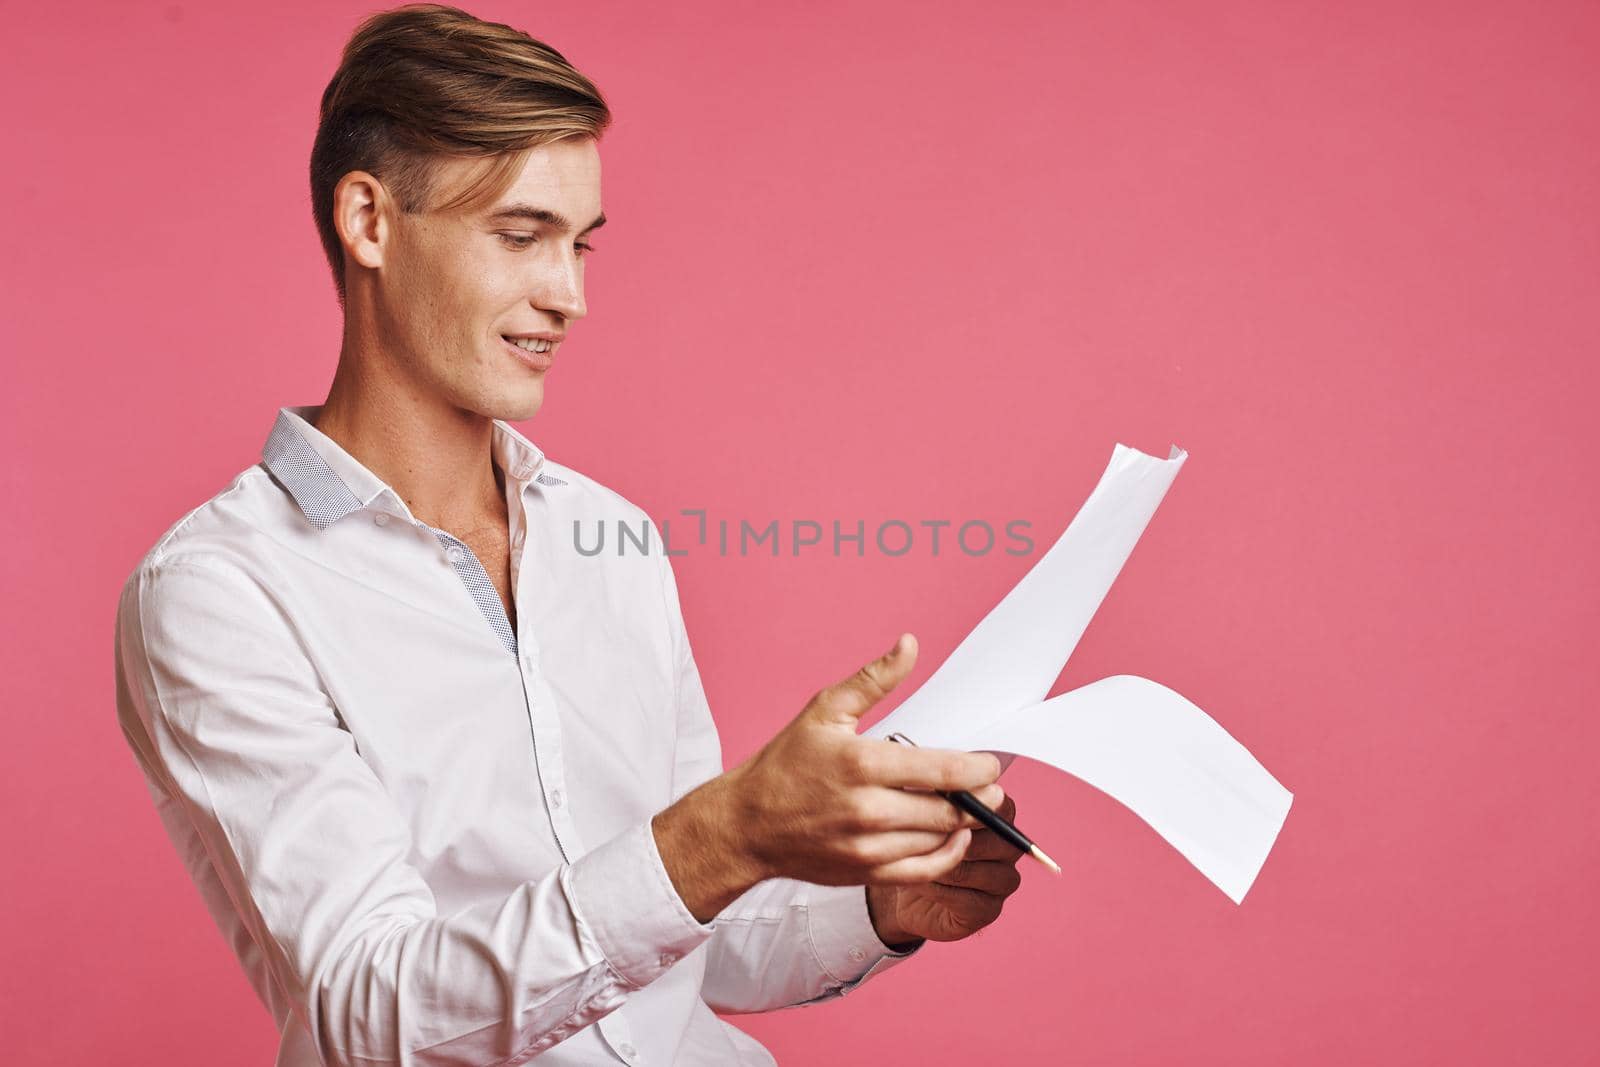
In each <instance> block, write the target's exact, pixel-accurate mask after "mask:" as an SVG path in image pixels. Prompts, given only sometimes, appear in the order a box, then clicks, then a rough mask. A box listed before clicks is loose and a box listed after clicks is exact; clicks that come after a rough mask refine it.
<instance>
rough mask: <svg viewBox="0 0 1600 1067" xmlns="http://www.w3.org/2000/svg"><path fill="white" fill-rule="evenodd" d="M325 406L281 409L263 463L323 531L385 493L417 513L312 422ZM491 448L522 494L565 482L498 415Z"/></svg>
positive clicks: (401, 508) (263, 451) (534, 447)
mask: <svg viewBox="0 0 1600 1067" xmlns="http://www.w3.org/2000/svg"><path fill="white" fill-rule="evenodd" d="M321 410H322V405H321V404H302V405H295V406H289V407H281V408H279V409H278V417H277V419H276V420H275V421H274V422H273V424H272V432H271V433H270V434H268V435H267V441H266V444H264V445H263V446H262V447H261V461H262V463H264V464H265V465H266V468H267V470H268V471H269V472H270V473H271V474H272V476H273V477H274V478H276V479H277V480H278V482H279V484H281V485H282V486H283V487H284V489H286V490H288V492H289V495H290V496H292V497H294V502H295V503H296V504H297V505H299V507H300V511H301V512H302V513H303V514H304V515H305V517H306V519H307V521H309V522H310V523H311V525H312V526H315V527H316V528H317V529H319V530H323V529H326V528H327V527H329V526H331V525H333V524H334V523H335V522H338V521H339V520H340V519H342V518H344V517H345V516H346V515H348V514H350V513H351V512H352V511H359V510H361V509H362V508H370V507H372V506H373V504H374V502H375V501H376V500H377V499H378V497H380V496H383V495H384V494H385V493H387V494H388V495H389V498H390V499H391V500H392V502H393V505H394V507H396V508H398V509H399V511H400V512H401V513H402V514H404V515H405V516H406V517H407V518H408V519H410V518H414V517H413V516H412V515H411V511H410V509H409V508H407V507H406V505H405V501H403V500H401V499H400V494H398V493H396V492H395V491H394V490H393V489H391V488H390V487H389V485H388V483H386V482H384V481H383V479H381V478H379V477H378V476H377V475H376V474H373V473H372V472H371V471H370V470H368V469H367V468H366V467H365V466H363V465H362V464H361V462H360V461H359V460H357V459H356V458H355V457H354V456H352V455H351V454H350V453H348V452H346V451H345V450H344V449H343V448H342V447H340V446H339V445H338V444H337V443H336V442H335V441H334V440H333V438H331V437H329V436H328V435H327V434H325V433H323V432H322V431H321V430H318V429H317V428H316V427H315V426H313V425H312V424H311V423H312V421H313V420H314V419H315V418H316V417H317V414H318V413H319V412H321ZM492 451H493V454H494V460H495V463H496V465H498V466H499V468H500V469H501V470H502V471H504V472H505V476H506V478H507V479H509V480H510V483H511V485H510V486H509V487H508V488H511V487H514V488H515V490H516V492H517V493H519V494H521V493H524V492H526V491H527V489H528V486H529V485H530V484H532V483H534V482H538V483H539V484H541V485H565V484H566V483H565V482H564V481H562V480H561V479H559V478H556V477H554V476H553V475H550V474H548V473H545V471H544V466H545V458H544V453H543V452H541V451H540V450H539V448H538V446H537V445H535V444H534V443H533V442H532V441H530V440H528V439H527V438H526V437H524V436H523V435H522V434H521V433H518V432H517V430H516V429H515V428H513V427H512V426H511V425H510V424H509V423H506V422H504V421H502V420H500V419H495V420H494V437H493V444H492Z"/></svg>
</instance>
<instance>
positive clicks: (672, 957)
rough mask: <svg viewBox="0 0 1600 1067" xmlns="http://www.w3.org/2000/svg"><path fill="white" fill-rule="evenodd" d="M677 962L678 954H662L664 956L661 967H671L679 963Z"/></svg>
mask: <svg viewBox="0 0 1600 1067" xmlns="http://www.w3.org/2000/svg"><path fill="white" fill-rule="evenodd" d="M677 962H678V954H677V953H676V952H664V953H662V955H661V966H663V967H671V966H672V965H673V964H674V963H677Z"/></svg>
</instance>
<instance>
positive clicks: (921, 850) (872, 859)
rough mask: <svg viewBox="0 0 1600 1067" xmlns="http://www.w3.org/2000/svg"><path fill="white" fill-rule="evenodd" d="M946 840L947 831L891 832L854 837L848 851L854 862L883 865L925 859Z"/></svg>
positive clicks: (948, 834) (948, 836) (947, 838)
mask: <svg viewBox="0 0 1600 1067" xmlns="http://www.w3.org/2000/svg"><path fill="white" fill-rule="evenodd" d="M949 839H950V832H949V831H943V830H891V831H889V832H887V833H873V834H865V835H863V836H861V837H857V838H856V839H855V840H854V843H853V844H852V845H851V846H850V850H851V853H852V858H853V859H854V860H855V861H856V862H858V863H869V864H874V865H877V866H883V865H885V864H889V863H893V862H894V861H895V860H902V859H905V858H906V857H908V856H925V855H927V854H928V853H930V852H933V851H934V850H935V849H938V848H939V847H940V846H942V845H944V844H945V843H946V842H948V841H949ZM956 858H957V859H958V860H959V859H960V857H959V856H958V857H956Z"/></svg>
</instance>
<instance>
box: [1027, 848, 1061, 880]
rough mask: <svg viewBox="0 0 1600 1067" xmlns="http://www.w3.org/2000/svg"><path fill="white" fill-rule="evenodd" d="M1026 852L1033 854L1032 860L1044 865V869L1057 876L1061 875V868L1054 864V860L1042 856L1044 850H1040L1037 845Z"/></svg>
mask: <svg viewBox="0 0 1600 1067" xmlns="http://www.w3.org/2000/svg"><path fill="white" fill-rule="evenodd" d="M1028 851H1029V852H1031V853H1032V854H1033V858H1034V859H1036V860H1038V861H1039V862H1040V863H1042V864H1044V865H1045V866H1046V867H1049V868H1050V869H1051V870H1052V871H1055V872H1056V873H1057V874H1060V873H1061V867H1060V866H1059V865H1058V864H1057V863H1056V861H1055V860H1053V859H1051V858H1050V857H1049V856H1046V855H1045V854H1044V849H1042V848H1040V847H1039V846H1038V845H1034V846H1033V848H1031V849H1029V850H1028Z"/></svg>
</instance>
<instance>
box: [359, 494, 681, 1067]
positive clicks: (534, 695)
mask: <svg viewBox="0 0 1600 1067" xmlns="http://www.w3.org/2000/svg"><path fill="white" fill-rule="evenodd" d="M534 473H535V471H534V469H533V468H532V466H531V465H525V466H523V467H520V468H518V469H517V471H516V476H517V477H518V478H521V479H527V481H526V484H525V485H524V487H523V490H522V495H519V496H518V497H517V498H516V499H517V505H516V506H515V507H511V508H509V509H508V521H509V523H510V527H511V528H510V545H511V590H512V592H511V595H512V598H513V602H514V603H515V604H516V605H518V611H517V625H516V627H515V629H514V630H513V627H512V626H511V623H510V620H508V619H507V618H506V614H505V606H504V605H503V604H501V602H500V597H499V594H498V593H496V592H495V591H494V585H493V583H492V582H491V581H490V580H489V576H488V572H487V571H486V570H485V569H484V567H483V564H482V562H481V561H480V560H479V559H478V557H477V554H476V553H474V552H473V551H472V549H471V547H469V546H468V545H466V544H464V543H463V542H462V541H460V540H459V539H457V538H456V537H454V536H452V535H451V534H449V533H447V532H445V531H444V530H440V529H437V528H435V527H433V526H429V525H428V524H427V523H425V522H422V521H421V520H419V519H416V518H414V517H413V518H412V519H411V520H410V521H411V522H412V523H413V524H414V525H416V526H419V527H422V528H423V529H426V530H428V531H429V532H430V533H432V534H433V536H434V538H435V540H437V542H438V543H439V546H440V551H441V554H442V556H443V558H444V561H445V563H447V564H448V565H449V566H450V567H451V568H452V569H454V571H455V572H456V575H457V577H458V578H459V579H460V580H461V582H462V584H463V585H465V586H466V588H467V592H468V593H469V594H470V595H471V596H472V598H473V600H474V601H475V602H476V603H477V605H478V607H479V609H480V611H481V613H482V614H483V616H484V618H485V621H486V622H487V623H488V625H489V627H490V629H491V630H492V631H493V632H494V633H495V634H496V636H497V637H498V638H499V639H500V641H501V644H502V645H503V646H504V647H506V648H507V649H508V650H509V651H510V652H511V654H512V657H513V662H514V663H515V664H516V666H517V672H518V674H519V676H520V677H521V680H522V694H523V704H524V707H525V708H526V709H527V715H528V726H529V730H530V732H531V733H530V736H531V740H532V743H533V760H534V767H535V770H536V771H537V773H538V775H539V785H540V788H541V790H542V792H543V794H544V799H545V811H546V814H547V815H548V817H549V820H550V828H551V831H552V832H553V833H554V835H555V839H556V846H557V847H558V848H559V849H560V850H561V857H562V859H563V860H564V861H565V862H567V863H571V862H572V861H573V860H575V859H577V858H578V857H579V856H581V855H583V853H584V851H585V849H584V847H583V841H582V839H581V838H580V837H579V836H578V827H577V823H576V822H575V821H574V820H573V817H572V808H571V805H570V804H569V803H568V797H567V789H566V774H565V768H564V763H563V761H562V757H561V721H560V718H559V716H558V715H557V714H556V709H555V704H554V700H553V697H552V696H550V695H549V692H550V691H549V687H548V686H547V685H546V684H545V681H544V674H543V672H542V671H541V670H540V666H539V642H538V639H537V638H536V637H534V635H533V633H532V631H531V630H530V629H529V628H528V626H527V625H526V623H525V620H526V618H527V613H526V612H524V611H522V610H521V604H522V602H523V597H522V576H523V567H522V558H523V551H524V549H525V547H526V544H527V510H526V501H525V499H524V497H525V494H526V493H528V492H530V491H532V492H539V491H541V490H540V489H538V488H537V483H536V482H535V481H533V480H532V479H533V475H534ZM391 518H392V516H390V515H389V513H387V512H384V511H378V512H376V513H374V515H373V518H372V521H373V522H374V523H375V524H376V525H378V526H386V525H387V524H388V523H389V522H390V521H391ZM663 962H664V963H669V964H670V963H676V962H677V961H676V959H675V958H674V959H671V960H665V959H664V960H663ZM597 1025H598V1028H599V1030H600V1034H601V1036H602V1037H604V1038H605V1040H606V1042H607V1044H609V1045H610V1047H611V1050H612V1051H613V1052H615V1053H616V1054H617V1056H618V1057H619V1058H620V1059H621V1060H622V1061H623V1062H624V1063H627V1064H630V1065H634V1067H638V1065H640V1064H641V1063H642V1061H641V1059H640V1057H639V1050H638V1047H637V1046H636V1045H635V1044H634V1043H633V1034H632V1031H631V1029H630V1028H629V1026H628V1022H627V1019H626V1017H625V1016H624V1014H623V1011H622V1009H621V1008H618V1009H617V1010H615V1011H613V1012H611V1013H610V1014H608V1015H606V1016H605V1017H603V1018H602V1019H601V1020H600V1021H599V1023H598V1024H597Z"/></svg>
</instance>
